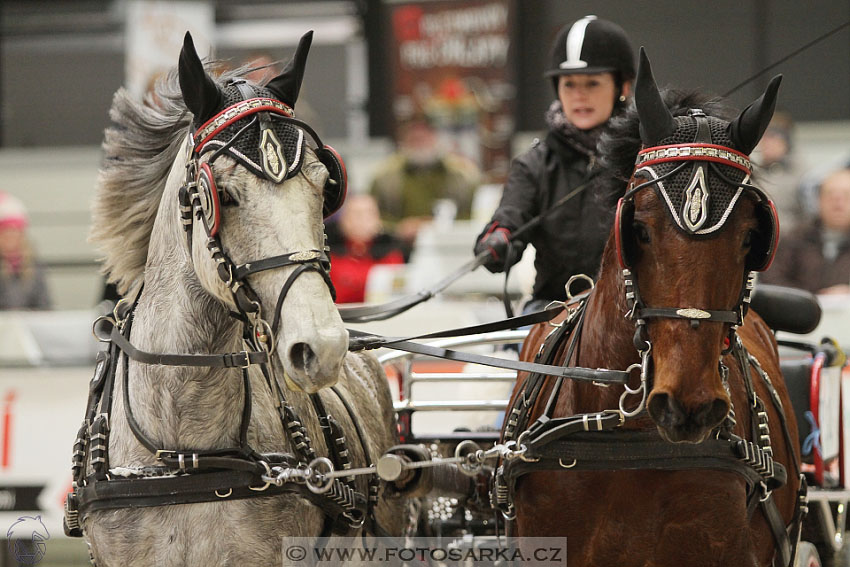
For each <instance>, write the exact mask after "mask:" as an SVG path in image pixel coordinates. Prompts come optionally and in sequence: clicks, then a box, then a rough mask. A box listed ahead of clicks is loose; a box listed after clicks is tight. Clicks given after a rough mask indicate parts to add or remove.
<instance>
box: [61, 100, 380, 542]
mask: <svg viewBox="0 0 850 567" xmlns="http://www.w3.org/2000/svg"><path fill="white" fill-rule="evenodd" d="M273 102H274V103H276V104H275V105H273V106H272V105H267V106H264V107H263V108H262V109H261V110H259V111H258V110H257V109H256V108H257V105H256V104H255V105H253V106H252V107H249V109H248V110H247V111H244V110H243V111H242V112H235V113H234V110H233V109H234V108H235V107H239V108H240V109H244V108H245V107H246V105H245V103H244V102H243V103H240V104H237V105H234V106H233V107H229V108H226V109H225V110H223V111H222V112H221V113H219V115H217V117H214V118H213V119H212V120H211V122H214V121H215V120H216V119H217V118H218V119H220V120H219V121H221V122H222V124H225V121H226V124H233V123H235V122H238V121H240V120H243V119H246V118H248V116H250V115H253V114H258V113H259V114H260V116H263V113H271V114H274V115H276V116H275V118H282V119H284V120H290V121H293V122H296V123H297V124H298V125H300V121H296V120H295V119H294V118H292V111H291V109H288V108H284V107H285V105H282V103H280V102H279V101H273ZM266 119H268V118H266ZM256 120H257V117H256V116H254V117H253V118H252V119H251V121H250V122H249V123H248V125H246V126H245V127H243V128H242V129H241V130H240V131H239V132H238V133H237V134H236V135H235V136H234V137H233V138H231V140H230V141H229V142H228V143H227V144H225V146H223V147H222V148H220V149H219V150H216V151H215V153H214V154H213V156H212V157H211V158H210V159H209V160H208V162H207V164H211V163H212V162H213V161H214V160H215V159H216V158H217V157H219V156H220V155H221V154H222V150H223V149H226V147H227V146H228V145H230V144H232V143H233V142H234V141H235V140H236V139H237V138H238V137H239V136H241V135H242V134H244V133H245V132H246V131H247V129H248V126H250V125H252V124H253V123H254V122H255V121H256ZM223 127H224V126H221V127H220V128H219V129H218V130H216V132H218V131H220V130H221V129H222V128H223ZM201 134H204V132H199V133H197V134H196V135H195V136H193V142H194V143H193V149H192V154H191V158H190V160H189V161H188V162H187V165H186V176H185V181H184V184H183V186H182V187H181V188H180V190H179V199H180V212H181V217H182V223H183V226H184V228H185V231H186V241H187V245H188V248H189V253H190V257H191V251H192V233H193V229H194V228H193V227H194V220H195V219H196V218H197V219H201V218H202V215H203V210H202V202H201V201H202V199H203V196H202V195H200V193H199V187H198V171H199V167H200V165H199V164H200V155H201V150H202V149H203V146H204V144H205V143H207V142H208V141H210V140H212V139H213V138H214V134H215V133H213V134H206V135H205V137H204V139H199V136H200V135H201ZM209 233H210V231H209V230H208V231H207V235H208V238H207V242H206V249H207V251H208V252H209V254H210V256H211V257H212V259H213V261H214V262H215V263H216V265H217V274H218V276H219V278H220V279H221V281H222V282H223V283H224V284H225V285H226V286H227V288H228V289H229V290H230V293H231V295H232V297H233V301H234V304H235V305H236V308H237V310H238V312H236V313H233V312H231V316H232V317H234V318H236V319H237V320H239V321H240V322H241V323H242V327H243V329H242V339H243V344H244V345H245V350H243V351H240V352H233V353H224V354H163V353H150V352H145V351H143V350H141V349H138V348H137V347H135V346H134V345H133V344H132V342H131V339H130V335H131V329H132V323H133V316H134V312H135V308H136V304H137V303H138V299H139V297H140V295H141V292H142V290H141V289H139V290H138V292H137V293H136V295H135V298H134V299H132V300H128V299H124V300H122V302H119V304H118V305H117V306H116V308H115V310H114V313H113V316H111V317H101V318H99V319H98V320H97V321H95V324H94V327H93V332H94V334H95V337H96V338H98V339H99V340H101V341H103V342H107V343H109V346H108V349H107V350H105V351H101V352H100V353H98V357H97V364H96V369H95V375H94V377H93V379H92V381H91V384H90V389H89V399H88V403H87V409H86V414H85V417H84V420H83V423H82V426H81V427H80V430H79V432H78V434H77V438H76V441H75V444H74V454H73V463H72V472H73V479H74V482H73V488H74V491H73V492H72V493H70V494H69V495H68V499H67V501H66V510H65V529H66V533H67V534H68V535H72V536H82V535H83V534H82V519H83V518H82V517H83V516H84V515H86V514H88V513H90V512H92V511H95V510H104V509H118V508H143V507H150V506H165V505H172V504H188V503H195V502H214V501H220V500H234V499H243V498H254V497H264V496H274V495H278V494H283V493H292V492H294V493H297V494H298V495H300V496H302V497H304V498H305V499H307V500H308V501H310V502H311V503H312V504H314V505H316V506H317V507H319V508H320V509H321V510H322V511H323V513H324V514H325V517H326V520H325V526H324V528H323V535H325V536H327V535H330V533H338V534H348V533H352V532H353V531H356V530H358V529H359V528H360V527H362V526H363V525H364V522H366V521H367V520H368V521H369V522H370V524H369V527H370V528H372V529H373V530H374V531H377V530H379V529H380V528H379V527H378V526H377V524H376V523H375V519H374V514H373V508H374V506H375V504H376V503H377V495H378V482H379V480H378V478H377V477H376V476H372V477H370V479H369V487H368V495H366V494H363V493H361V492H359V491H357V490H356V488H355V484H354V477H353V476H345V475H344V473H345V471H346V470H350V469H351V462H350V459H349V449H348V441H347V439H346V436H345V435H344V433H343V431H342V427H341V425H340V424H339V422H337V421H336V420H335V419H334V418H333V417H332V416H331V415H330V414H329V413H328V412H327V410H326V409H325V407H324V404H323V402H322V400H321V398H320V397H319V395H318V394H311V395H310V400H311V402H312V404H313V407H314V410H315V413H316V416H317V419H318V420H319V425H320V429H321V431H322V433H323V436H324V438H325V442H326V445H327V447H328V451H329V453H330V454H329V457H330V458H328V457H319V456H317V453H316V450H315V448H314V447H313V444H312V441H311V439H310V438H309V436H308V435H307V432H306V429H305V428H304V426H303V423H304V422H303V421H302V419H301V418H300V416H298V415H297V413H296V412H295V410H294V409H293V408H292V406H291V405H290V404H289V403H288V402H287V400H286V399H285V397H284V393H283V391H282V390H281V388H280V386H279V384H278V381H277V379H276V378H275V377H274V373H273V369H272V367H271V365H270V364H269V362H270V356H271V353H272V352H273V349H274V345H275V341H274V334H275V333H276V332H277V330H278V326H279V324H280V318H281V316H280V312H281V308H282V305H283V301H284V299H285V297H286V294H287V292H288V291H289V290H290V288H291V287H292V284H293V282H294V281H295V279H296V278H298V277H299V276H300V275H302V274H304V273H305V272H307V271H315V272H318V273H319V274H320V275H321V276H322V278H323V279H324V281H325V282H326V283H327V285H328V287H329V289H330V290H331V293H332V295H335V294H334V292H333V286H332V284H331V281H330V275H329V269H330V262H329V260H328V257H327V255H326V253H325V251H324V250H306V251H298V252H291V253H287V254H282V255H279V256H274V257H270V258H264V259H261V260H257V261H251V262H246V263H244V264H239V265H237V264H235V263H234V262H233V261H232V260H231V259H230V258H229V256H228V255H227V253H226V252H225V249H224V246H223V245H222V243H221V239H220V234H219V233H216V234H209ZM287 266H296V268H295V270H293V272H292V273H291V274H290V275H289V276H288V278H287V279H286V281H285V282H284V284H283V286H282V288H281V291H280V294H279V296H278V300H277V304H276V306H275V312H274V313H275V314H274V320H273V322H272V323H271V324H270V323H269V322H268V321H266V320H265V319H264V318H263V317H262V316H261V313H262V306H261V304H260V301H259V299H258V296H257V295H256V293H255V292H254V291H253V290H252V289H251V286H250V284H249V283H248V281H247V279H246V278H247V277H248V276H249V275H251V274H255V273H257V272H260V271H265V270H271V269H277V268H282V267H287ZM130 359H133V360H135V361H137V362H139V363H142V364H158V365H166V366H192V367H209V368H239V369H241V374H242V384H243V392H244V397H243V399H244V402H243V407H242V413H241V421H240V427H239V443H238V446H236V447H229V448H222V449H180V450H177V449H167V448H163V447H161V446H160V445H159V444H158V443H157V442H156V441H155V440H154V439H152V438H151V437H150V436H149V435H148V434H147V433H146V432H145V431H144V430H143V429H142V427H141V426H140V425H139V423H138V422H137V420H136V419H135V417H134V414H133V411H132V406H131V404H130V397H129V389H128V388H129V360H130ZM119 365H122V367H123V384H122V386H123V388H122V389H123V402H124V409H125V418H126V419H127V422H128V425H129V426H130V429H131V431H132V432H133V435H134V436H135V438H136V439H137V441H138V442H139V443H140V444H141V445H142V446H143V447H145V448H146V449H147V450H148V451H149V452H151V453H152V454H153V455H155V457H156V464H155V465H152V466H144V467H132V468H130V467H110V461H109V432H110V423H111V421H110V420H111V418H112V405H113V399H114V386H115V380H116V371H117V368H118V366H119ZM252 365H256V366H258V367H259V369H260V370H261V372H262V374H263V376H264V378H265V384H266V386H267V387H268V388H269V392H270V393H271V395H272V397H273V399H274V400H275V405H276V406H277V407H278V411H279V414H280V419H281V422H282V424H283V429H284V431H285V432H286V434H287V436H288V438H289V441H290V443H291V446H292V447H294V449H295V454H288V453H279V454H278V453H274V454H261V453H259V452H257V451H256V450H254V449H253V448H252V447H251V446H250V444H249V443H248V426H249V423H250V419H251V413H252V392H251V383H250V379H249V376H248V368H249V367H250V366H252ZM331 391H332V392H333V394H334V395H335V396H337V398H338V399H339V401H340V402H341V403H342V404H343V406H344V407H345V408H346V412H347V413H348V414H349V418H350V420H351V422H352V423H353V424H354V428H355V433H356V436H357V438H358V440H359V443H360V445H361V448H362V451H363V453H364V455H365V456H366V459H367V461H368V462H370V463H372V462H374V459H373V458H372V455H370V452H369V448H368V445H367V444H366V441H365V438H364V435H363V432H362V430H361V426H360V424H359V423H358V420H357V417H356V415H355V414H354V413H353V411H352V408H351V406H350V404H349V403H348V401H347V400H346V399H345V398H344V397H343V396H342V394H341V392H340V391H339V390H338V389H336V388H331ZM87 457H88V459H89V464H90V469H91V470H90V471H87V466H86V460H87ZM334 471H339V472H337V473H336V474H333V475H332V474H327V473H333V472H334Z"/></svg>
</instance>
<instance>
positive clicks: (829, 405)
mask: <svg viewBox="0 0 850 567" xmlns="http://www.w3.org/2000/svg"><path fill="white" fill-rule="evenodd" d="M840 379H841V369H840V368H839V367H837V366H831V367H824V368H822V369H821V373H820V391H819V393H818V398H819V399H818V422H819V423H818V427H820V445H821V455H822V456H823V460H824V461H827V460H829V459H832V458H834V457H837V456H838V448H839V433H840V425H839V412H840V410H841V408H840V406H839V401H840V399H841V398H840V388H841V382H840Z"/></svg>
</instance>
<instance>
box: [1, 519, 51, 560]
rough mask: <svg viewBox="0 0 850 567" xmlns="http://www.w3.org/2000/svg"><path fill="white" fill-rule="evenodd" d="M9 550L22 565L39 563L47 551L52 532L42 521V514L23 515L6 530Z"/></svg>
mask: <svg viewBox="0 0 850 567" xmlns="http://www.w3.org/2000/svg"><path fill="white" fill-rule="evenodd" d="M6 538H7V539H8V540H9V551H10V552H11V553H12V554H13V555H14V556H15V559H17V560H18V562H19V563H21V564H22V565H38V563H39V562H41V560H42V559H44V554H45V553H46V552H47V544H46V543H45V542H46V541H47V540H48V539H50V533H49V532H48V531H47V528H46V527H45V526H44V523H43V522H42V521H41V516H35V517H33V516H21V517H20V518H18V521H17V522H15V523H14V524H12V525H11V526H10V527H9V529H8V531H7V532H6Z"/></svg>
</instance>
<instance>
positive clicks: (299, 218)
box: [178, 32, 348, 392]
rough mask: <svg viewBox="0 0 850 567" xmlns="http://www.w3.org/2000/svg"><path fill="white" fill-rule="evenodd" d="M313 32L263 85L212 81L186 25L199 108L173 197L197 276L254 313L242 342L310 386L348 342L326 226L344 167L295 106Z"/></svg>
mask: <svg viewBox="0 0 850 567" xmlns="http://www.w3.org/2000/svg"><path fill="white" fill-rule="evenodd" d="M311 40H312V32H310V33H308V34H306V35H304V37H302V38H301V42H300V43H299V45H298V49H297V51H296V53H295V55H294V57H293V59H292V60H291V61H290V62H289V64H288V65H287V67H286V68H285V69H284V71H283V72H282V73H281V74H280V75H279V76H277V77H275V78H274V79H272V80H271V81H269V83H268V84H267V85H265V86H260V85H256V84H253V83H250V82H248V81H245V80H243V79H230V80H228V81H226V82H224V83H222V84H219V83H218V82H217V81H216V80H215V79H213V78H212V77H211V76H210V75H209V74H207V72H206V70H205V69H204V65H203V64H202V62H201V60H200V58H199V57H198V54H197V52H196V50H195V47H194V44H193V42H192V38H191V36H190V35H189V34H188V33H187V34H186V38H185V41H184V45H183V50H182V51H181V53H180V62H179V65H178V77H179V81H180V90H181V91H182V95H183V100H184V102H185V103H186V107H187V108H188V109H189V111H191V112H192V114H193V115H194V133H193V136H192V142H193V143H192V147H191V155H190V157H189V162H188V166H187V175H186V185H185V186H184V188H183V189H182V190H181V197H180V200H181V210H182V213H183V223H184V225H185V228H186V230H187V232H188V235H187V239H188V242H189V246H190V250H191V256H192V262H193V265H194V269H195V272H196V274H197V277H198V280H199V281H200V283H201V285H202V286H203V288H204V289H205V290H206V291H207V292H208V293H209V294H210V295H212V296H213V297H215V298H216V299H218V300H219V301H221V302H222V303H223V304H224V305H225V307H226V308H227V309H228V310H230V311H231V312H233V313H235V314H236V316H237V317H239V318H240V319H242V320H243V321H246V322H250V325H251V328H252V329H253V331H252V332H249V333H248V335H251V336H246V337H245V338H246V340H247V341H248V344H255V345H256V346H257V348H260V349H264V350H269V351H273V352H276V353H277V355H278V360H277V361H275V360H274V359H273V364H274V363H276V362H279V363H280V364H281V365H282V367H283V370H284V372H285V378H286V383H287V385H288V386H289V387H290V388H294V389H300V390H304V391H307V392H315V391H317V390H319V389H321V388H323V387H328V386H331V385H333V384H334V383H335V382H336V380H337V378H338V375H339V370H340V367H341V364H342V360H343V358H344V356H345V354H346V352H347V349H348V333H347V331H346V330H345V328H344V326H343V324H342V320H341V318H340V316H339V312H338V310H337V309H336V307H335V305H334V303H333V299H332V286H331V284H330V278H329V276H328V270H329V262H328V258H327V256H326V254H325V246H324V230H323V217H327V216H328V215H330V214H331V213H333V212H334V211H335V210H336V209H338V208H339V207H340V205H341V204H342V201H343V199H344V196H345V181H346V180H345V169H344V166H343V165H342V161H341V160H340V159H339V156H338V155H337V154H336V153H335V152H334V151H333V150H332V149H331V148H330V147H329V146H324V145H323V144H322V143H321V141H320V140H319V137H318V135H317V134H316V133H315V132H314V131H313V129H312V128H310V126H309V125H307V124H305V123H303V122H301V121H299V120H297V119H295V113H294V110H293V109H294V106H295V102H296V99H297V98H298V93H299V91H300V88H301V80H302V77H303V74H304V66H305V63H306V59H307V53H308V51H309V49H310V43H311ZM308 141H309V142H310V143H309V144H308Z"/></svg>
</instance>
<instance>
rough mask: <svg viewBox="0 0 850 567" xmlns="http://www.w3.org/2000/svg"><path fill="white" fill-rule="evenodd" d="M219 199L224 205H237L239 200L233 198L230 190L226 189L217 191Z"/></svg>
mask: <svg viewBox="0 0 850 567" xmlns="http://www.w3.org/2000/svg"><path fill="white" fill-rule="evenodd" d="M218 198H219V200H220V201H221V206H222V207H225V206H228V205H234V206H239V202H238V201H237V200H236V199H234V198H233V195H231V194H230V191H228V190H227V189H221V190H220V191H219V197H218Z"/></svg>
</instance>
